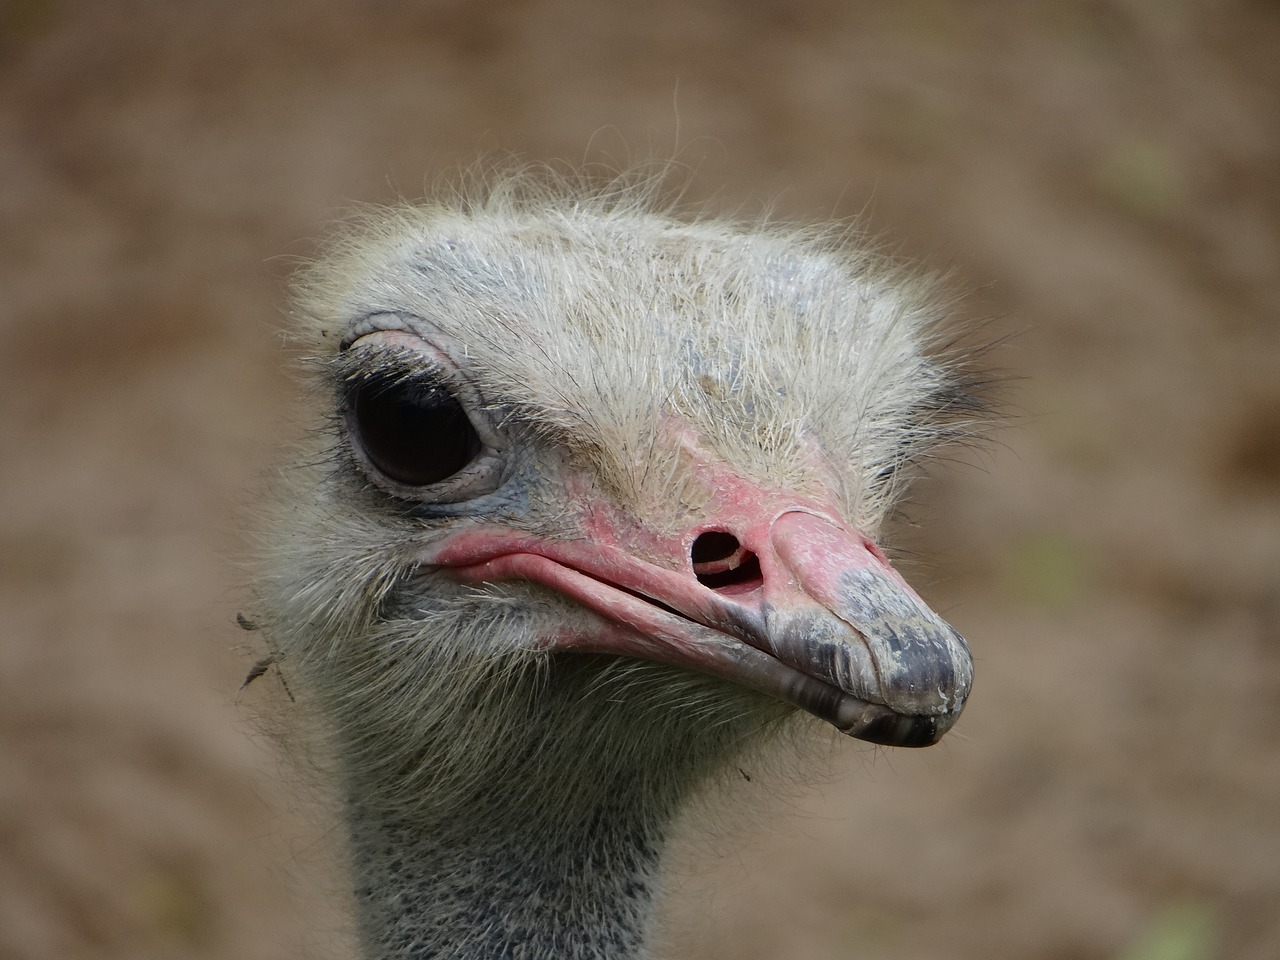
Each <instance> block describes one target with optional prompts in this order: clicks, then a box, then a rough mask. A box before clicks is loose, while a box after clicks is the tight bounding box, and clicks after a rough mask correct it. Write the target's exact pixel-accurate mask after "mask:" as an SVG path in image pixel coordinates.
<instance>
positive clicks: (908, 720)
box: [420, 443, 971, 746]
mask: <svg viewBox="0 0 1280 960" xmlns="http://www.w3.org/2000/svg"><path fill="white" fill-rule="evenodd" d="M685 448H686V450H689V451H691V452H692V453H693V454H694V455H695V456H696V466H697V468H698V469H699V471H700V472H702V473H703V474H704V476H706V478H707V480H708V482H709V484H710V485H711V487H712V489H714V490H715V496H714V497H713V499H712V502H711V504H710V505H709V506H708V508H707V517H706V519H705V521H703V522H700V523H698V524H696V525H693V526H691V527H690V528H689V529H687V530H685V531H684V532H683V533H681V534H678V535H661V534H658V533H656V532H654V531H653V530H651V529H647V528H645V527H643V526H641V525H639V524H638V523H637V522H636V520H635V518H633V517H631V516H628V515H626V514H624V513H622V512H621V511H619V510H618V509H617V508H616V507H614V506H612V505H611V504H609V503H607V502H605V501H603V500H602V499H601V498H599V497H594V498H592V497H589V496H587V495H586V494H585V493H583V492H582V491H579V493H578V495H577V497H576V498H575V499H576V501H577V502H579V503H581V505H582V506H581V509H580V516H581V518H582V519H581V530H582V535H581V536H580V537H579V538H575V539H573V540H561V539H554V540H553V539H546V538H539V537H535V536H530V535H528V534H524V533H520V532H517V531H513V530H510V529H507V528H502V527H490V528H482V529H475V528H473V529H471V530H467V531H462V532H459V533H456V534H453V535H452V536H449V537H448V538H447V539H445V540H444V541H443V542H441V543H439V544H437V545H435V546H433V547H432V548H430V549H428V550H427V551H425V552H424V553H423V554H422V555H421V557H420V560H421V562H422V563H423V564H424V565H429V566H431V567H435V568H438V569H439V568H444V569H447V570H449V571H450V572H451V573H452V575H453V576H454V577H456V578H458V579H459V580H462V581H469V582H493V581H501V580H525V581H528V582H532V583H537V584H541V585H542V586H544V587H547V588H548V589H551V590H554V591H555V592H557V593H559V594H561V595H563V596H566V597H569V598H571V599H573V600H574V601H576V602H577V603H579V604H581V605H582V606H583V607H585V608H586V609H588V610H591V611H593V612H594V613H596V614H598V615H599V617H600V618H601V622H600V625H599V627H598V628H594V629H593V628H588V627H586V626H585V625H584V626H583V627H574V628H566V629H565V630H563V631H558V632H557V633H556V634H555V635H552V636H549V637H547V638H545V639H544V643H545V644H546V645H547V646H548V647H549V648H551V649H556V650H566V651H578V652H591V653H607V654H614V655H619V656H628V657H638V658H641V659H646V660H653V661H657V662H660V663H666V664H670V665H673V666H677V667H681V668H684V669H689V670H696V671H700V672H703V673H707V674H711V675H713V676H717V677H720V678H723V679H725V680H729V681H732V682H734V683H737V684H740V685H742V686H745V687H749V688H751V689H754V690H758V691H760V692H762V693H766V694H768V695H771V696H774V697H777V698H779V699H781V700H784V701H786V702H789V703H792V704H794V705H795V706H797V707H799V708H801V709H804V710H807V711H809V712H810V713H813V714H815V715H816V716H819V717H821V718H822V719H824V720H827V721H829V722H831V723H832V724H834V725H835V726H836V727H838V728H839V729H841V730H842V731H844V732H846V733H849V734H850V735H852V736H856V737H861V738H863V739H868V740H873V741H875V742H879V743H893V744H900V745H911V746H916V745H924V744H926V743H932V742H934V741H936V740H937V739H938V738H939V737H940V736H941V735H942V734H943V733H944V732H945V731H946V730H947V729H948V728H949V727H950V726H951V724H952V723H953V722H954V720H955V718H956V716H958V713H959V709H960V707H961V706H962V705H963V702H964V698H965V696H966V695H967V693H968V684H969V678H970V677H971V667H970V664H969V660H968V650H967V648H965V647H964V642H963V640H961V639H960V638H959V635H958V634H955V632H954V631H952V630H951V629H950V627H947V626H946V624H944V623H942V621H941V620H939V619H938V618H937V617H936V616H935V615H934V614H933V613H932V612H931V611H929V609H928V608H927V607H926V606H925V605H924V604H923V602H922V601H921V600H920V598H919V597H918V596H917V595H916V594H915V592H914V591H913V590H911V588H910V587H909V586H907V584H906V582H905V581H904V580H903V579H902V578H901V577H900V576H899V575H898V574H897V572H896V571H894V570H893V568H892V567H891V566H890V565H889V563H888V561H887V560H886V559H885V557H884V555H883V554H882V553H881V552H880V550H879V549H878V548H877V547H876V545H875V544H874V543H873V542H872V541H871V540H870V539H869V538H867V537H866V536H864V535H862V534H861V533H858V532H857V531H853V530H850V529H847V528H846V527H845V526H844V525H843V524H842V523H841V522H840V521H839V520H838V519H837V516H836V513H835V511H834V509H833V508H832V506H831V505H829V504H821V503H815V502H812V501H808V500H804V499H802V498H798V497H796V496H795V495H794V494H791V493H788V492H786V491H783V490H779V489H776V488H769V487H765V486H762V485H759V484H755V483H752V482H750V481H747V480H744V479H743V478H741V477H739V476H737V475H735V474H733V473H731V472H730V471H729V470H727V469H726V468H724V467H723V466H721V465H718V464H714V463H711V462H709V461H708V460H707V459H706V457H705V456H704V455H702V454H700V453H699V452H698V451H696V448H693V446H692V444H691V443H686V444H685ZM704 534H705V535H709V536H712V537H714V539H713V540H703V541H702V543H703V544H710V549H708V550H706V551H704V552H705V553H707V557H706V558H705V559H702V560H699V559H697V558H696V557H695V552H696V551H695V544H697V543H698V541H699V537H701V536H703V535H704ZM756 565H758V567H757V566H756ZM725 576H727V578H728V579H726V580H723V581H722V580H721V579H718V578H722V577H725ZM862 585H865V588H866V589H865V591H864V593H859V592H858V591H859V590H861V589H862ZM864 594H865V595H864ZM876 631H882V632H884V633H886V636H882V637H877V636H873V635H872V634H874V633H875V632H876ZM903 638H905V639H903Z"/></svg>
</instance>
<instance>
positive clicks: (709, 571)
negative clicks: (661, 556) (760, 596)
mask: <svg viewBox="0 0 1280 960" xmlns="http://www.w3.org/2000/svg"><path fill="white" fill-rule="evenodd" d="M689 559H690V560H691V561H692V562H693V573H694V576H696V577H697V578H698V582H699V583H701V584H702V585H703V586H704V587H710V588H711V589H712V590H721V589H723V588H726V587H741V586H743V585H745V586H747V587H748V588H751V587H754V586H755V585H756V584H757V583H758V582H759V581H760V579H761V573H760V561H759V560H757V559H756V555H755V554H754V553H752V552H751V551H749V550H747V549H746V548H745V547H743V546H742V544H741V543H739V542H738V538H737V537H735V536H734V535H733V534H731V533H726V532H725V531H723V530H708V531H707V532H706V533H703V534H700V535H699V536H698V538H697V539H696V540H694V541H693V547H692V548H691V549H690V551H689Z"/></svg>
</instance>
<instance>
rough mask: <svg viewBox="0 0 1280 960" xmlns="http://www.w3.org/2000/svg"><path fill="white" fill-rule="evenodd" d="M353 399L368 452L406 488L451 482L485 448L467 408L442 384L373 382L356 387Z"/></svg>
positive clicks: (362, 442) (355, 421) (358, 430)
mask: <svg viewBox="0 0 1280 960" xmlns="http://www.w3.org/2000/svg"><path fill="white" fill-rule="evenodd" d="M348 402H349V403H350V409H351V422H352V429H353V430H354V431H355V432H356V433H357V434H358V439H359V443H360V446H361V447H362V448H363V449H364V452H365V455H366V456H367V457H368V458H369V460H370V461H372V463H373V465H374V466H375V467H377V468H378V469H379V470H381V471H382V472H383V473H384V474H386V475H387V476H388V477H390V478H391V479H392V480H395V481H397V482H399V483H403V484H405V485H406V486H411V487H425V486H428V485H429V484H433V483H439V482H441V481H442V480H447V479H449V478H450V477H452V476H453V475H454V474H455V473H457V472H459V471H460V470H462V469H463V468H464V467H466V466H467V465H468V464H470V463H471V461H473V460H474V459H475V458H476V456H477V455H478V454H479V453H480V451H481V449H482V448H483V445H482V444H481V442H480V437H479V436H477V434H476V430H475V427H473V426H472V425H471V421H470V420H468V419H467V415H466V413H465V412H464V411H463V409H462V406H461V405H460V404H459V403H458V401H457V400H456V399H455V398H454V397H453V395H452V394H450V393H449V392H448V391H446V390H443V389H441V388H439V387H434V386H431V385H424V384H422V383H420V382H418V383H415V382H413V381H411V380H410V381H401V382H392V383H387V382H385V381H383V382H379V381H378V380H369V381H365V382H363V383H359V384H357V385H356V386H355V388H354V389H353V391H352V393H351V395H350V400H349V401H348Z"/></svg>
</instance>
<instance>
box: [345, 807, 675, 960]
mask: <svg viewBox="0 0 1280 960" xmlns="http://www.w3.org/2000/svg"><path fill="white" fill-rule="evenodd" d="M613 796H614V798H615V799H614V801H612V802H609V803H607V804H605V805H602V806H597V807H596V808H595V809H589V810H582V811H577V812H575V813H574V814H573V815H568V816H566V815H565V814H564V813H563V811H557V812H556V815H555V816H548V815H546V814H545V813H541V812H539V813H537V814H526V813H524V812H523V811H524V807H525V806H527V805H528V803H527V800H526V802H525V804H524V806H522V805H520V804H519V802H518V801H517V802H515V803H511V804H507V803H503V802H501V801H500V800H499V799H498V798H495V797H492V796H491V797H487V798H485V799H484V800H483V801H482V802H480V803H478V804H476V805H474V806H472V807H470V808H469V809H465V810H455V811H452V812H451V813H446V814H442V813H439V812H437V813H436V814H434V815H432V816H423V815H415V816H411V815H406V814H399V815H395V814H388V815H382V816H379V815H371V814H370V812H369V810H368V809H367V808H366V807H364V806H362V805H361V803H360V801H359V800H358V799H356V800H355V801H353V803H352V810H351V813H352V816H351V823H352V824H353V829H352V857H353V860H354V864H353V865H354V867H355V881H356V899H357V904H358V907H357V910H358V922H359V926H360V935H361V938H362V941H363V943H364V945H365V950H366V952H367V954H368V956H369V957H370V958H376V960H405V958H414V960H428V958H431V960H434V958H441V960H444V958H449V960H455V958H456V960H481V958H484V960H493V958H516V957H519V958H522V960H550V958H557V960H596V958H605V957H608V958H611V960H640V958H644V957H646V956H648V952H647V950H646V948H645V940H646V935H647V933H648V927H649V921H650V915H651V913H652V907H653V902H654V898H655V895H656V892H657V886H658V861H659V856H660V852H661V848H662V845H663V841H664V837H663V832H664V826H658V827H656V828H655V827H654V826H653V825H652V824H651V823H648V822H646V821H647V820H648V819H652V817H645V816H642V815H641V814H640V811H639V810H637V809H635V808H634V807H633V806H631V805H629V804H628V803H627V802H626V796H627V793H626V791H624V790H619V791H618V792H617V793H615V794H614V795H613Z"/></svg>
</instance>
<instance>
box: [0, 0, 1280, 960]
mask: <svg viewBox="0 0 1280 960" xmlns="http://www.w3.org/2000/svg"><path fill="white" fill-rule="evenodd" d="M507 151H514V152H516V153H518V154H520V155H522V156H524V157H527V158H531V159H552V158H558V159H562V160H567V161H570V162H581V161H582V160H583V159H608V158H612V159H613V160H614V161H615V162H617V163H626V162H628V160H629V159H636V158H643V157H646V156H653V155H657V156H672V155H674V156H676V157H677V159H678V160H680V161H682V162H684V163H686V164H688V165H689V166H690V168H691V170H692V173H691V187H690V190H689V196H690V197H691V198H692V199H695V200H698V199H703V198H706V197H710V196H712V195H718V196H719V197H721V198H722V199H723V201H724V203H725V204H726V206H728V207H729V208H741V209H742V210H744V211H746V212H747V213H751V212H753V211H755V210H758V209H760V207H761V206H762V205H763V204H765V203H769V202H773V203H774V206H775V208H776V210H777V211H778V213H780V214H781V215H784V216H788V217H801V218H806V219H821V218H826V217H828V216H831V215H834V216H839V217H847V216H853V215H857V216H861V217H863V218H865V220H866V222H867V223H868V224H869V226H870V228H871V230H872V231H873V233H875V234H877V235H882V236H885V237H887V238H889V240H890V242H891V243H892V244H893V246H894V247H895V248H896V249H898V250H899V251H900V252H901V253H902V254H903V255H904V256H907V257H910V258H912V259H916V260H919V261H922V262H924V263H926V264H928V265H930V266H934V267H941V268H947V269H950V270H951V272H952V275H953V279H952V284H953V286H954V288H955V289H956V290H957V291H959V292H961V293H964V294H966V295H967V299H966V300H965V301H964V304H963V307H962V309H963V311H964V312H965V313H966V315H968V316H970V317H973V316H977V317H993V318H994V319H993V320H992V321H991V325H990V327H989V328H988V329H989V330H990V332H991V334H992V335H993V336H1002V335H1004V334H1009V333H1015V334H1017V336H1016V337H1015V338H1014V339H1013V340H1012V341H1011V342H1010V343H1009V344H1008V345H1006V346H1004V347H1003V348H1001V349H1000V350H999V351H998V353H997V354H996V355H995V357H994V358H993V360H992V362H993V363H995V364H997V365H998V366H999V367H1000V368H1002V370H1003V371H1005V372H1008V373H1011V374H1013V375H1015V377H1017V378H1018V379H1015V380H1014V381H1012V382H1011V383H1010V384H1009V385H1008V386H1007V387H1006V388H1005V392H1004V404H1005V407H1006V409H1007V411H1008V412H1009V413H1010V414H1011V416H1012V418H1013V421H1014V422H1013V424H1012V425H1011V426H1010V427H1005V428H1000V429H998V430H997V431H995V434H994V439H995V442H994V443H993V445H992V446H991V447H990V448H989V450H988V451H987V452H986V453H976V454H974V453H970V454H962V455H961V457H960V459H961V460H963V461H965V464H967V465H965V464H961V465H959V466H950V465H940V467H939V469H938V470H936V471H934V473H935V476H936V477H937V479H936V480H933V481H930V482H927V483H925V484H922V485H921V486H920V487H919V488H918V489H917V491H916V497H915V500H916V502H915V504H914V505H913V506H912V507H911V515H912V516H913V517H914V518H915V519H916V520H918V521H919V526H918V528H908V529H906V530H904V531H902V533H903V535H904V537H905V539H904V541H903V542H904V544H905V546H906V547H907V549H908V553H909V556H908V558H907V562H906V564H905V570H906V573H907V575H908V576H909V577H910V578H911V579H912V580H913V581H914V582H915V583H916V584H917V585H918V586H920V587H921V589H922V591H923V592H924V593H925V594H926V596H927V597H929V598H930V600H931V601H932V602H934V603H935V604H936V605H937V606H938V607H939V608H941V609H942V610H943V611H944V612H946V614H947V615H948V616H949V617H950V618H951V619H952V621H953V622H954V623H955V624H956V625H957V626H958V627H959V628H960V629H961V631H962V632H964V633H965V634H966V635H968V636H969V637H970V639H971V643H972V646H973V649H974V652H975V654H976V656H977V658H978V680H977V687H976V690H975V693H974V696H973V700H972V704H971V707H970V708H969V711H968V712H967V714H966V717H965V719H964V721H963V722H962V723H961V725H960V727H959V729H958V735H953V736H952V737H950V738H948V740H947V741H946V742H945V744H944V745H943V746H941V747H939V748H937V749H934V750H929V751H922V752H918V753H916V752H911V753H903V752H897V753H891V754H890V753H883V752H881V753H877V752H875V751H874V750H872V749H870V748H864V747H861V746H859V745H857V744H853V743H849V744H845V745H841V746H840V747H839V749H838V750H836V751H835V752H834V757H833V760H832V769H831V770H830V771H828V772H827V774H826V775H825V776H824V778H823V779H824V781H825V782H823V783H821V784H818V785H815V786H812V787H809V788H804V789H799V788H797V789H795V790H789V791H785V792H784V795H782V796H779V795H778V794H779V791H778V790H777V789H776V787H768V786H762V785H757V786H754V787H752V786H748V787H744V793H743V795H742V797H740V798H738V800H737V801H736V802H739V803H744V804H751V805H756V806H758V807H759V808H760V809H762V810H764V811H765V816H764V817H763V818H762V820H760V821H752V822H751V823H750V824H748V825H747V826H746V827H726V828H724V829H723V830H721V831H720V832H719V833H718V834H717V835H716V837H715V838H714V839H713V840H711V841H710V842H707V841H701V842H698V843H692V844H689V845H687V847H685V848H683V849H682V851H681V852H680V853H679V854H678V856H677V857H676V871H677V874H678V876H677V883H676V889H675V892H674V893H673V895H672V897H671V901H672V902H671V904H670V906H669V910H668V912H669V914H670V918H671V919H670V924H669V925H670V929H671V930H672V933H671V937H670V944H669V946H668V948H667V952H668V955H669V956H670V957H671V958H680V960H692V958H695V957H703V958H713V960H730V958H742V960H765V958H782V957H785V958H795V960H844V958H854V957H862V958H917V957H950V958H971V960H978V958H984V960H985V958H992V957H998V958H1004V957H1010V958H1028V960H1093V958H1098V960H1102V958H1108V960H1111V958H1119V960H1219V958H1241V960H1245V958H1248V960H1274V958H1276V957H1280V625H1278V624H1280V278H1278V271H1277V263H1278V262H1280V231H1278V230H1277V227H1278V225H1280V6H1277V4H1276V3H1274V2H1262V0H1236V2H1233V0H1218V2H1196V0H1088V2H1085V0H1071V2H1067V0H1060V2H1025V0H991V2H983V3H971V4H970V3H946V2H941V0H897V2H893V3H870V2H866V3H861V2H837V0H810V2H788V0H737V2H731V0H719V2H716V0H701V2H674V0H672V2H658V3H638V2H637V3H622V2H618V3H607V2H595V3H592V2H581V0H580V2H574V0H504V2H496V3H482V2H477V0H473V2H467V0H422V2H416V3H415V2H401V0H370V2H365V3H359V2H356V0H346V2H342V0H332V2H311V0H306V2H304V0H281V2H274V3H265V4H264V3H256V2H250V0H225V2H201V0H172V2H158V0H157V2H128V0H115V2H98V3H84V4H80V3H72V2H66V0H63V2H59V0H8V2H3V3H0V334H2V338H0V958H3V960H52V958H58V960H62V958H66V960H78V958H112V960H125V958H129V960H149V958H170V957H172V958H192V960H197V958H198V960H223V958H226V960H257V958H262V960H268V958H279V957H288V956H302V955H307V956H315V957H334V958H336V957H340V956H343V955H344V953H345V950H346V946H345V945H344V942H343V940H342V939H341V929H342V916H341V909H342V903H341V897H340V896H339V895H338V894H337V893H335V890H336V889H339V888H340V884H338V883H337V882H336V881H334V880H332V878H331V873H330V870H329V865H328V859H329V856H328V852H327V851H330V850H331V849H332V846H333V844H332V836H331V833H330V828H329V824H328V823H327V822H326V821H325V820H324V818H323V817H322V816H320V815H315V814H312V813H308V812H307V808H306V806H305V804H302V803H301V802H300V801H299V800H298V799H297V797H298V793H297V792H296V791H295V790H294V788H293V786H291V785H290V784H289V783H288V782H282V780H281V774H280V772H279V770H278V769H277V767H276V765H275V761H274V760H273V757H272V755H271V751H270V748H269V746H268V745H267V744H266V743H265V742H264V741H263V740H262V739H261V738H259V737H256V736H255V735H254V734H253V731H252V724H251V722H250V717H251V715H252V708H246V705H244V704H241V705H239V706H237V705H236V704H235V702H234V701H235V693H236V688H237V686H238V684H239V681H240V680H241V679H242V678H243V676H244V674H245V672H246V670H247V668H248V665H249V664H250V663H251V662H252V659H253V656H254V654H253V652H252V651H251V650H249V649H247V648H246V647H245V646H244V644H245V639H246V638H245V635H243V634H241V633H240V632H239V631H237V630H236V629H235V625H234V620H233V617H234V614H235V611H236V610H237V609H238V608H239V604H241V603H242V602H243V596H244V594H243V592H242V591H241V590H240V588H239V586H238V582H237V581H238V577H239V574H238V573H237V570H236V567H235V563H234V558H235V557H236V556H237V554H238V553H239V552H241V551H242V550H243V547H242V544H241V540H242V536H241V534H240V531H241V530H243V529H244V528H245V527H246V526H247V525H248V523H249V522H250V520H249V513H248V512H247V508H248V507H249V505H250V504H251V503H252V497H253V490H254V487H255V484H256V483H257V482H258V477H259V476H260V474H261V472H262V470H263V469H264V468H265V467H266V466H267V465H268V464H269V463H270V462H271V459H272V457H273V449H274V447H275V446H276V444H277V443H278V442H279V441H280V439H281V438H288V437H290V436H293V435H295V434H296V431H297V429H298V426H297V424H298V422H299V416H298V412H297V410H296V408H294V407H292V406H291V403H292V400H291V390H290V384H289V381H288V378H287V377H286V376H285V375H284V374H283V373H282V367H283V364H284V360H285V355H284V354H283V352H282V349H281V346H280V342H279V338H278V336H277V330H278V328H279V325H280V322H281V317H282V315H283V304H284V283H285V278H286V277H287V274H288V271H289V259H290V258H296V257H298V256H305V255H306V254H307V253H308V252H309V251H310V250H311V249H312V247H311V244H310V242H309V240H308V238H311V237H314V236H315V235H317V234H318V233H319V232H321V231H322V230H323V228H324V225H325V224H326V223H327V222H328V221H329V220H330V219H332V217H334V216H335V215H337V214H338V213H340V212H341V209H342V208H343V206H344V205H345V204H347V203H349V202H350V201H352V200H379V199H389V198H391V197H393V196H395V195H397V194H401V195H407V196H415V195H418V194H420V193H421V192H422V191H423V189H424V188H425V186H426V185H427V184H429V183H430V182H432V181H434V180H435V179H437V178H438V177H439V176H440V175H441V173H442V172H443V173H445V174H447V173H448V172H449V171H451V170H453V169H456V167H457V165H458V164H459V163H463V162H467V161H470V160H472V159H474V158H475V157H477V156H479V155H492V154H495V153H503V152H507ZM265 682H266V681H264V683H265ZM264 691H265V688H264ZM762 823H763V828H762V826H761V824H762Z"/></svg>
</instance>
